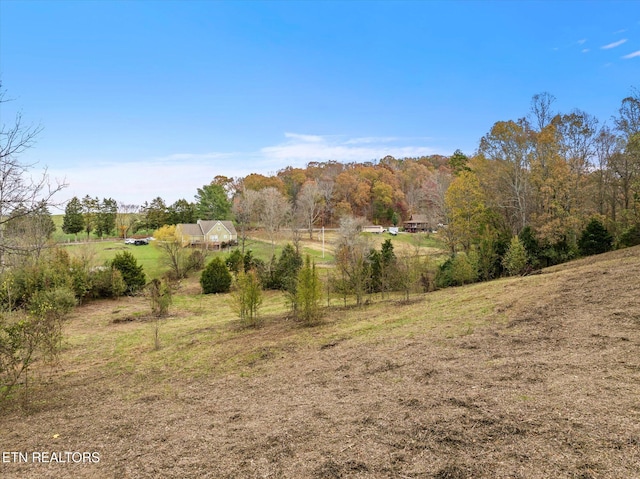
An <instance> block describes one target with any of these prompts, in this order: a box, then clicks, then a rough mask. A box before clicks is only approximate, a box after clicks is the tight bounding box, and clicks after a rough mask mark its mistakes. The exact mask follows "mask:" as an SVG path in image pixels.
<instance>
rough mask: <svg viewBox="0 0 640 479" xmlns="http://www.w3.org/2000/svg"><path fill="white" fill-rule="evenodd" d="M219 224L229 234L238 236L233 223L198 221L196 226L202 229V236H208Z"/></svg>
mask: <svg viewBox="0 0 640 479" xmlns="http://www.w3.org/2000/svg"><path fill="white" fill-rule="evenodd" d="M218 223H220V224H221V225H222V226H223V227H224V228H225V229H226V230H227V231H228V232H229V234H230V235H237V234H238V233H237V232H236V228H235V226H233V223H232V222H231V221H220V220H198V224H197V225H196V226H198V227H199V228H201V229H202V233H200V234H207V233H208V232H209V231H211V229H212V228H213V227H214V226H215V225H217V224H218Z"/></svg>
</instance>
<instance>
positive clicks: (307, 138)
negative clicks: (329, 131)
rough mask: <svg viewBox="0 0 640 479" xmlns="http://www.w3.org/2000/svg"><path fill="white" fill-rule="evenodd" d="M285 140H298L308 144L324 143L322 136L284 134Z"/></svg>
mask: <svg viewBox="0 0 640 479" xmlns="http://www.w3.org/2000/svg"><path fill="white" fill-rule="evenodd" d="M284 136H285V138H292V139H294V140H300V141H304V142H308V143H320V142H322V141H324V138H323V137H322V136H318V135H301V134H299V133H285V134H284Z"/></svg>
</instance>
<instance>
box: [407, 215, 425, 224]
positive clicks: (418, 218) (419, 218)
mask: <svg viewBox="0 0 640 479" xmlns="http://www.w3.org/2000/svg"><path fill="white" fill-rule="evenodd" d="M428 222H429V220H428V218H427V215H411V218H409V221H405V223H428Z"/></svg>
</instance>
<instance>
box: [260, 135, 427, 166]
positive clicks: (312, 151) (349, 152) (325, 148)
mask: <svg viewBox="0 0 640 479" xmlns="http://www.w3.org/2000/svg"><path fill="white" fill-rule="evenodd" d="M286 136H287V138H290V139H293V141H287V142H285V143H281V144H279V145H275V146H268V147H265V148H262V149H261V150H260V151H261V153H262V154H263V155H264V156H265V158H267V159H270V160H272V161H274V162H281V163H286V164H295V165H297V166H304V165H306V164H307V163H308V162H310V161H330V160H336V161H344V162H351V161H372V160H378V159H380V158H384V157H385V156H387V155H391V156H394V157H396V158H404V157H414V156H423V155H431V154H434V153H435V149H433V148H431V147H428V146H417V145H391V144H389V143H391V142H398V140H400V139H399V138H395V137H381V138H376V137H364V138H352V139H347V140H342V141H339V140H336V139H335V137H331V138H329V137H320V138H321V141H318V140H317V137H313V140H312V141H306V140H305V139H304V136H306V135H296V136H292V135H286ZM359 145H366V146H359Z"/></svg>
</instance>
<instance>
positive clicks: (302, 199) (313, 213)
mask: <svg viewBox="0 0 640 479" xmlns="http://www.w3.org/2000/svg"><path fill="white" fill-rule="evenodd" d="M323 202H324V199H323V197H322V192H321V191H320V187H319V186H318V183H317V182H316V181H307V182H306V183H305V184H304V185H302V189H301V190H300V192H299V193H298V197H297V199H296V212H297V213H298V214H299V215H300V217H301V219H304V224H305V226H306V228H307V231H309V239H313V225H314V223H315V222H316V220H317V219H318V218H319V217H320V213H322V205H323Z"/></svg>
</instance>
